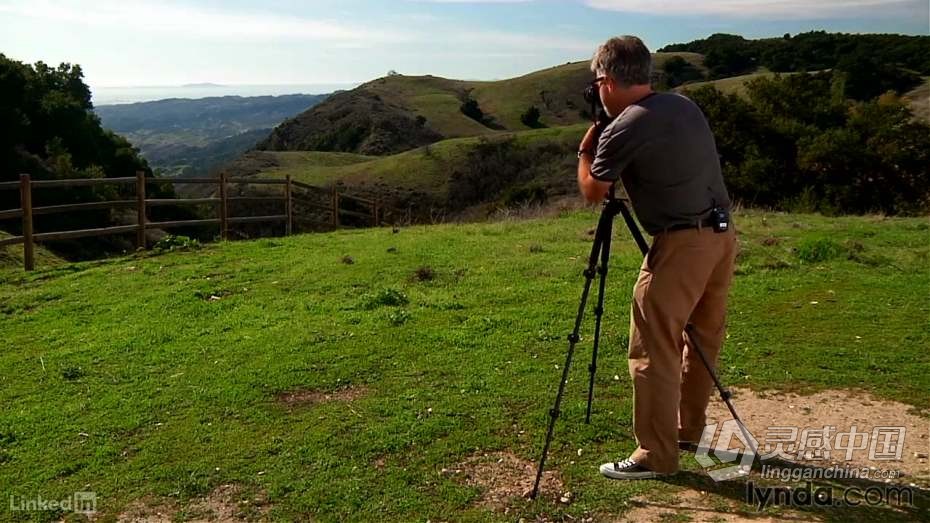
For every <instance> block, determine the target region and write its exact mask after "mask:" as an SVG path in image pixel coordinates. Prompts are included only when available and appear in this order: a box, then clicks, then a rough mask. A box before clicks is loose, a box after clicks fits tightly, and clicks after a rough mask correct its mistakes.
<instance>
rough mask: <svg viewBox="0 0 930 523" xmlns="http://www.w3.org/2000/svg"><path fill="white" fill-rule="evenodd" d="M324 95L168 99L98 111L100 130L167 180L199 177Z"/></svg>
mask: <svg viewBox="0 0 930 523" xmlns="http://www.w3.org/2000/svg"><path fill="white" fill-rule="evenodd" d="M327 96H328V95H306V94H294V95H284V96H256V97H241V96H222V97H210V98H201V99H194V100H191V99H180V98H172V99H167V100H158V101H154V102H141V103H133V104H120V105H101V106H98V107H96V108H95V112H96V113H97V114H98V115H99V116H100V119H101V121H102V123H103V126H104V127H106V128H108V129H110V130H112V131H114V132H117V133H119V134H121V135H123V136H125V137H126V138H127V139H128V140H129V141H130V142H131V143H132V144H133V145H134V146H136V147H138V148H139V149H140V151H141V153H142V156H144V157H145V158H146V159H147V160H148V161H149V163H150V164H151V165H152V167H154V168H156V169H160V170H162V171H163V172H165V173H166V174H169V175H180V174H188V175H202V174H206V173H207V172H208V171H209V169H210V168H211V167H213V166H215V165H217V164H219V163H222V162H224V161H226V160H229V159H232V158H235V157H236V156H238V155H239V154H241V153H243V152H245V151H247V150H248V149H250V148H251V147H252V146H253V145H255V144H256V143H257V142H258V141H260V140H261V139H262V138H264V137H265V136H267V134H268V133H269V132H270V130H271V128H273V127H275V126H276V125H278V124H279V123H281V122H282V121H284V120H286V119H287V118H289V117H292V116H294V115H296V114H299V113H301V112H303V111H305V110H307V109H308V108H311V107H313V106H315V105H316V104H318V103H319V102H321V101H322V100H324V99H326V97H327Z"/></svg>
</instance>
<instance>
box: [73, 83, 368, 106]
mask: <svg viewBox="0 0 930 523" xmlns="http://www.w3.org/2000/svg"><path fill="white" fill-rule="evenodd" d="M358 85H359V84H357V83H354V84H351V83H348V84H283V85H213V84H209V85H184V86H138V87H94V86H91V93H92V96H93V103H94V105H95V106H96V105H112V104H128V103H135V102H150V101H153V100H164V99H166V98H207V97H211V96H280V95H283V94H327V93H331V92H333V91H339V90H345V89H353V88H355V87H357V86H358Z"/></svg>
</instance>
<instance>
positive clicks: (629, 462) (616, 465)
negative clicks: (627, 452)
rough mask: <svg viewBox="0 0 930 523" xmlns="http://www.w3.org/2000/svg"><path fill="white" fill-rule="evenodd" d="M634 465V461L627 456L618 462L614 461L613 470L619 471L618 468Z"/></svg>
mask: <svg viewBox="0 0 930 523" xmlns="http://www.w3.org/2000/svg"><path fill="white" fill-rule="evenodd" d="M635 466H636V462H635V461H633V460H632V459H630V458H627V459H625V460H623V461H620V462H617V461H614V470H616V471H617V472H620V469H625V468H630V467H635Z"/></svg>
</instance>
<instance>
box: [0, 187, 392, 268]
mask: <svg viewBox="0 0 930 523" xmlns="http://www.w3.org/2000/svg"><path fill="white" fill-rule="evenodd" d="M108 184H110V185H131V184H135V196H136V197H135V199H133V200H108V201H102V202H87V203H73V204H67V205H49V206H43V207H35V206H33V204H32V202H33V192H34V190H35V189H45V188H54V187H88V186H99V185H108ZM146 184H214V185H217V186H218V187H219V191H218V194H219V196H218V197H209V198H162V199H152V198H146V196H145V186H146ZM229 184H245V185H271V186H281V187H282V188H283V194H281V195H280V196H230V195H229V190H228V189H229ZM17 189H18V190H19V197H20V207H19V208H18V209H9V210H0V221H3V220H13V219H21V220H22V235H21V236H14V237H11V238H4V239H0V247H5V246H7V245H18V244H22V246H23V266H24V268H25V269H26V270H27V271H31V270H33V269H35V244H36V243H39V242H47V241H55V240H70V239H75V238H85V237H92V236H107V235H113V234H135V236H136V240H135V243H136V248H140V249H145V248H147V247H148V246H147V245H146V239H145V231H147V230H150V229H170V228H174V227H188V226H200V225H217V226H219V231H220V237H221V238H222V239H223V240H227V239H229V227H230V225H232V224H240V223H263V222H278V223H281V222H283V223H284V224H285V234H287V235H290V234H292V233H293V231H294V224H295V222H297V221H309V220H305V219H303V218H302V217H299V216H295V213H294V208H295V204H297V203H300V204H301V205H305V206H308V207H311V208H316V209H318V210H320V211H323V212H324V213H326V214H328V215H329V220H328V221H329V223H328V224H327V225H331V226H332V227H340V226H342V224H343V219H342V217H343V216H350V217H355V218H356V219H362V220H366V221H367V222H368V223H369V224H370V225H371V226H378V225H380V224H381V223H382V221H383V218H384V215H385V211H387V209H386V208H385V207H384V206H382V205H381V204H380V202H378V201H375V200H370V199H367V198H361V197H358V196H353V195H349V194H343V193H339V191H338V190H337V189H335V188H333V189H332V190H329V189H324V188H322V187H316V186H313V185H308V184H305V183H301V182H297V181H294V180H291V177H290V176H287V177H286V178H284V179H271V178H230V177H228V176H226V175H225V174H223V175H220V176H219V177H218V178H154V177H152V178H146V177H145V173H143V172H138V173H136V176H135V177H125V178H77V179H65V180H32V179H31V177H30V175H28V174H21V175H20V177H19V181H18V182H15V181H14V182H0V190H17ZM311 194H315V195H316V196H317V197H318V199H317V201H314V199H313V198H312V197H310V195H311ZM320 196H323V201H328V203H327V204H321V203H319V201H320V200H319V197H320ZM237 201H264V202H283V203H284V213H283V214H274V215H267V216H240V217H235V216H230V213H229V205H230V203H231V202H237ZM345 202H353V203H354V208H355V209H356V210H350V209H346V208H344V205H343V204H344V203H345ZM179 204H187V205H196V204H213V205H218V206H219V209H218V211H217V214H216V218H206V219H199V220H178V221H168V222H152V221H149V220H148V218H147V214H148V213H147V210H148V209H149V208H151V207H157V206H171V205H179ZM132 207H134V208H135V209H136V223H134V224H130V225H117V226H111V227H101V228H96V229H78V230H71V231H53V232H41V233H37V232H35V231H34V230H33V217H34V216H36V215H44V214H57V213H66V212H74V211H87V210H98V209H116V208H132ZM359 208H363V209H367V210H368V212H360V211H358V210H357V209H359ZM316 223H320V222H319V221H317V222H316Z"/></svg>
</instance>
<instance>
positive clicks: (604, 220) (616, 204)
mask: <svg viewBox="0 0 930 523" xmlns="http://www.w3.org/2000/svg"><path fill="white" fill-rule="evenodd" d="M603 205H604V209H603V210H602V211H601V217H600V218H599V219H598V222H597V229H596V230H595V232H594V245H593V246H592V247H591V256H590V257H589V258H588V268H587V269H585V271H584V277H585V283H584V290H583V291H582V292H581V303H579V305H578V315H577V316H576V317H575V328H574V330H572V333H571V334H569V335H568V354H566V356H565V366H564V367H562V380H561V381H560V382H559V391H558V393H557V394H556V396H555V405H554V406H553V407H552V409H551V410H550V411H549V429H548V431H547V432H546V442H545V444H544V445H543V451H542V457H541V458H540V459H539V469H538V470H537V471H536V483H534V485H533V492H532V493H531V494H530V497H531V498H533V499H535V498H536V496H537V494H539V483H540V481H541V480H542V475H543V468H544V467H545V465H546V455H547V454H548V453H549V444H550V443H551V442H552V431H553V429H554V428H555V420H556V418H558V417H559V407H560V406H561V405H562V393H563V392H564V391H565V383H566V382H567V381H568V369H569V367H571V364H572V356H574V354H575V344H577V343H578V340H579V339H580V338H579V336H578V332H579V330H580V329H581V320H582V318H583V317H584V310H585V305H586V304H587V301H588V293H589V292H590V290H591V283H592V282H593V281H594V275H595V274H600V276H601V278H600V282H599V284H598V291H597V306H596V307H594V316H595V320H594V349H593V351H592V353H591V365H589V366H588V372H589V374H590V378H589V380H588V408H587V410H586V411H585V423H590V422H591V402H592V401H593V399H594V374H595V372H596V370H597V348H598V344H599V343H600V338H601V318H602V317H603V315H604V288H605V286H606V283H607V269H608V267H609V265H610V240H611V237H612V236H613V224H614V218H616V216H617V214H620V215H621V216H623V221H624V222H626V226H627V228H629V229H630V234H632V235H633V240H634V241H636V245H637V246H639V250H640V251H642V253H643V256H646V254H647V253H648V252H649V244H647V243H646V239H645V238H643V234H642V232H641V231H640V230H639V226H638V225H637V224H636V221H635V220H633V215H632V214H630V210H629V208H627V206H626V204H625V203H624V202H623V200H619V199H617V198H615V197H614V192H613V188H612V187H611V191H610V194H609V196H608V198H607V199H606V200H605V201H604V204H603ZM598 259H600V266H598ZM693 330H694V326H693V325H691V324H688V325H687V327H685V332H687V333H688V335H689V338H690V342H691V347H692V348H693V349H694V351H695V352H697V354H698V356H699V357H700V358H701V362H703V363H704V368H706V369H707V372H708V373H710V377H711V378H712V379H713V381H714V385H716V387H717V390H718V391H720V399H722V400H723V402H724V403H726V405H727V408H728V409H729V410H730V414H732V415H733V419H734V420H736V422H737V424H738V425H739V427H740V430H741V431H742V433H743V436H744V437H745V438H746V441H747V442H750V443H749V445H750V446H751V447H752V449H751V450H752V452H753V454H754V455H757V454H758V453H757V452H756V448H755V445H754V444H753V443H752V441H753V439H752V437H751V436H750V434H749V431H748V430H747V429H746V427H745V425H743V422H742V421H741V420H740V419H739V416H737V414H736V409H734V408H733V404H732V403H731V402H730V396H731V393H730V391H729V390H727V389H726V388H724V386H723V384H721V383H720V380H719V379H718V378H717V373H716V372H714V368H713V366H712V365H711V363H710V361H709V360H708V359H707V356H706V355H705V354H704V351H702V350H701V348H700V347H698V345H697V342H696V340H695V339H694V335H693Z"/></svg>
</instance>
